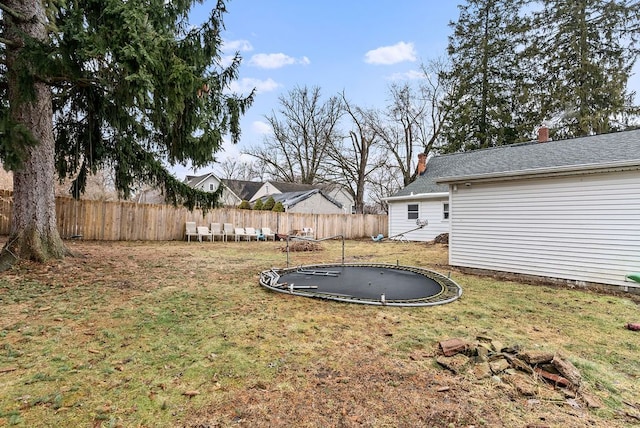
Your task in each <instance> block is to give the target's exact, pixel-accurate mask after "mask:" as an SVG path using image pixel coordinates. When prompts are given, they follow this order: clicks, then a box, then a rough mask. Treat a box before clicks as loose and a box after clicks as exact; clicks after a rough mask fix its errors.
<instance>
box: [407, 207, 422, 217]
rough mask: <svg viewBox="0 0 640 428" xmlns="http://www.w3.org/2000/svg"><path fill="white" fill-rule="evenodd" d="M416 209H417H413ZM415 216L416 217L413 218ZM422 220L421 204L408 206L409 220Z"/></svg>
mask: <svg viewBox="0 0 640 428" xmlns="http://www.w3.org/2000/svg"><path fill="white" fill-rule="evenodd" d="M412 207H415V209H411V208H412ZM414 215H415V217H413V216H414ZM419 218H420V204H407V220H417V219H419Z"/></svg>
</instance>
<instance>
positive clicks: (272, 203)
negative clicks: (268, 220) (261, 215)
mask: <svg viewBox="0 0 640 428" xmlns="http://www.w3.org/2000/svg"><path fill="white" fill-rule="evenodd" d="M275 204H276V200H275V199H273V196H269V198H268V199H267V200H266V201H265V203H264V205H263V206H262V209H263V210H267V211H271V210H272V209H273V207H274V206H275Z"/></svg>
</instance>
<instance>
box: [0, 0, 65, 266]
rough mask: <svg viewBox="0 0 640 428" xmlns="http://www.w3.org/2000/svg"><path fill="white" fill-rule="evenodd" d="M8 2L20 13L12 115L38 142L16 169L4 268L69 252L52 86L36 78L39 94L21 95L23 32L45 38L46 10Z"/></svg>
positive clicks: (10, 19) (11, 34) (12, 32)
mask: <svg viewBox="0 0 640 428" xmlns="http://www.w3.org/2000/svg"><path fill="white" fill-rule="evenodd" d="M5 4H6V5H7V6H9V8H11V9H12V10H13V11H14V12H15V14H16V16H11V15H10V14H7V13H5V14H4V19H5V34H6V35H7V36H8V39H9V40H11V41H12V44H11V46H7V71H8V74H7V77H8V86H9V105H10V114H11V119H12V120H13V121H14V122H15V123H16V124H18V125H20V126H22V127H24V129H26V130H28V131H30V133H31V136H32V137H33V139H34V140H35V141H36V142H37V143H36V144H35V145H31V146H29V147H28V148H27V150H26V153H27V154H26V157H25V159H24V164H23V165H22V167H21V168H20V169H18V170H15V171H13V200H14V204H13V212H12V217H11V229H10V234H9V239H8V241H7V244H6V245H5V248H4V250H3V252H2V257H1V259H0V269H3V268H6V267H7V266H8V265H9V264H11V263H12V262H13V261H15V260H17V259H29V260H35V261H39V262H42V261H45V260H47V259H49V258H52V257H53V258H62V257H64V255H65V253H66V250H65V247H64V244H63V242H62V239H61V238H60V234H59V232H58V229H57V226H56V207H55V193H54V184H55V165H54V154H55V143H54V138H53V107H52V95H51V89H50V88H49V86H48V85H47V84H45V83H43V82H41V81H38V80H37V78H36V79H35V80H34V81H33V94H34V96H33V97H29V96H25V94H24V93H21V91H22V89H21V88H20V86H19V77H24V76H25V74H26V73H28V71H27V70H26V69H25V67H24V65H22V66H21V65H20V62H19V61H18V59H19V58H20V55H21V51H22V49H23V42H22V40H21V36H20V34H21V32H23V33H25V34H28V35H30V36H31V37H35V38H37V39H39V40H45V39H46V37H47V33H46V28H45V23H46V15H45V10H44V6H43V2H42V1H41V0H27V1H15V0H12V1H8V2H6V3H5ZM25 98H26V99H25Z"/></svg>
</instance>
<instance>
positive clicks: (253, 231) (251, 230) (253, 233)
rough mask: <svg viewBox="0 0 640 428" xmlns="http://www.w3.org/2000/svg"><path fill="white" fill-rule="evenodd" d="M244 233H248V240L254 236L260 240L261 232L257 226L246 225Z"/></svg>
mask: <svg viewBox="0 0 640 428" xmlns="http://www.w3.org/2000/svg"><path fill="white" fill-rule="evenodd" d="M244 233H245V234H246V235H247V240H248V241H251V239H252V238H253V239H255V240H256V241H257V240H258V235H259V233H258V231H257V230H256V228H255V227H245V228H244Z"/></svg>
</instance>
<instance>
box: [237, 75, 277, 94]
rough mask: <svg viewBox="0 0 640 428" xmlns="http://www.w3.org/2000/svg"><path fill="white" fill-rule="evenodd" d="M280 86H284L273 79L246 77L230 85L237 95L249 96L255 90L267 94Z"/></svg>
mask: <svg viewBox="0 0 640 428" xmlns="http://www.w3.org/2000/svg"><path fill="white" fill-rule="evenodd" d="M280 86H282V85H280V84H279V83H278V82H276V81H275V80H273V79H271V78H269V79H266V80H260V79H253V78H249V77H245V78H242V79H240V80H234V81H233V82H231V84H230V85H229V89H230V90H231V92H233V93H235V94H246V95H249V93H250V92H251V91H252V90H253V88H256V91H257V92H258V93H265V92H271V91H275V90H276V89H278V88H279V87H280Z"/></svg>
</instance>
